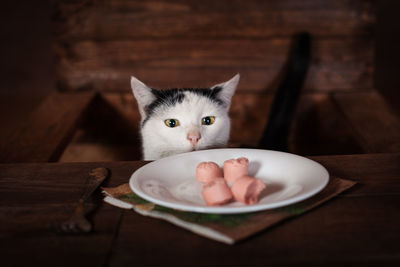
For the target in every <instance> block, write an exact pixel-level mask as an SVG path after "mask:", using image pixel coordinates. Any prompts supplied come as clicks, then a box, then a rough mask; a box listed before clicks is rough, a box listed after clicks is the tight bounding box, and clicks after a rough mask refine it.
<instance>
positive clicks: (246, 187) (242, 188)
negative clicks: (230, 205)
mask: <svg viewBox="0 0 400 267" xmlns="http://www.w3.org/2000/svg"><path fill="white" fill-rule="evenodd" d="M264 188H265V184H264V183H263V182H262V181H261V180H259V179H256V178H254V177H250V176H247V175H245V176H242V177H240V178H239V179H237V180H236V181H235V183H234V184H233V185H232V187H231V190H232V194H233V196H234V197H235V199H236V200H238V201H240V202H242V203H244V204H246V205H251V204H256V203H257V202H258V196H259V195H260V193H261V191H263V190H264Z"/></svg>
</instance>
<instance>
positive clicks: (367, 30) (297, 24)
mask: <svg viewBox="0 0 400 267" xmlns="http://www.w3.org/2000/svg"><path fill="white" fill-rule="evenodd" d="M57 3H58V5H57V6H56V8H55V16H54V18H55V22H56V27H55V30H56V33H57V35H58V36H59V38H60V39H61V40H63V41H67V42H69V41H71V40H73V41H75V40H87V39H90V40H92V39H95V40H110V39H112V40H131V39H146V38H179V39H186V38H196V39H207V38H208V39H220V38H265V37H270V36H291V35H293V34H295V33H298V32H299V31H308V32H310V33H311V34H312V35H318V36H365V35H371V33H372V28H373V24H374V23H375V20H376V19H375V14H374V12H373V8H374V1H361V0H352V1H349V0H339V1H319V0H313V1H312V0H308V1H301V2H299V1H296V0H285V1H279V0H278V1H262V0H251V1H228V0H223V1H212V0H207V1H201V2H199V1H195V0H190V1H185V0H174V1H121V0H111V1H105V0H91V1H84V0H80V1H57Z"/></svg>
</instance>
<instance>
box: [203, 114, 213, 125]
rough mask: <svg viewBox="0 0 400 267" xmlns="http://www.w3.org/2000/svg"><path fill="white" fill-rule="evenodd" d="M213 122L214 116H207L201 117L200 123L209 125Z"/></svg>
mask: <svg viewBox="0 0 400 267" xmlns="http://www.w3.org/2000/svg"><path fill="white" fill-rule="evenodd" d="M214 122H215V117H214V116H207V117H204V118H202V119H201V124H203V125H211V124H213V123H214Z"/></svg>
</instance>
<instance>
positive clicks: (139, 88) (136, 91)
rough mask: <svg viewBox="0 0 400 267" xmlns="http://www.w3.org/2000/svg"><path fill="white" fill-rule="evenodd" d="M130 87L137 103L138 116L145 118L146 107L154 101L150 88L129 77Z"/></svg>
mask: <svg viewBox="0 0 400 267" xmlns="http://www.w3.org/2000/svg"><path fill="white" fill-rule="evenodd" d="M131 87H132V92H133V95H134V96H135V98H136V100H137V102H138V106H139V112H140V115H142V117H145V115H146V109H147V106H148V105H150V104H151V103H152V102H153V101H154V100H155V99H156V97H155V96H154V95H153V93H152V92H151V88H150V87H148V86H147V85H145V84H144V83H142V82H141V81H139V80H138V79H137V78H136V77H133V76H131Z"/></svg>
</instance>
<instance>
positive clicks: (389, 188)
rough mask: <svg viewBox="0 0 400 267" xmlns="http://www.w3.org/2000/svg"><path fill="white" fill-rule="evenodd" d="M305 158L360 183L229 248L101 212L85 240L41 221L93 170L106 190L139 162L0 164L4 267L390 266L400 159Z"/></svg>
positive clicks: (67, 205)
mask: <svg viewBox="0 0 400 267" xmlns="http://www.w3.org/2000/svg"><path fill="white" fill-rule="evenodd" d="M312 159H313V160H316V161H318V162H320V163H321V164H323V165H324V166H325V167H326V168H327V169H328V171H329V172H330V173H331V174H332V175H340V176H342V177H344V178H351V179H352V180H355V181H357V182H358V183H359V185H356V186H355V187H354V188H353V189H351V190H350V191H349V192H346V193H345V194H343V195H341V196H339V197H337V198H335V199H333V200H331V201H329V202H328V203H326V204H324V205H323V206H321V207H320V208H318V209H315V210H313V211H311V212H308V213H306V214H304V215H302V216H300V217H298V218H296V219H293V220H289V221H287V222H285V223H282V224H280V225H278V226H276V227H274V228H271V229H269V230H268V231H264V232H261V233H260V234H259V235H257V236H255V237H253V238H251V239H248V240H245V241H243V242H242V243H239V244H236V245H235V246H226V245H224V244H221V243H217V242H213V241H211V240H208V239H205V238H202V237H199V236H197V235H194V234H192V233H190V232H188V231H185V230H182V229H180V228H179V227H176V226H173V225H171V224H169V223H167V222H165V221H161V220H156V219H151V218H148V217H144V216H141V215H139V214H136V213H134V212H133V211H121V210H120V209H118V208H115V207H111V206H108V205H103V206H101V207H100V208H99V209H98V211H97V212H96V213H95V214H94V216H93V220H94V225H95V232H94V233H93V234H92V235H86V236H59V235H56V234H54V233H52V232H51V231H50V230H49V228H48V223H49V222H53V221H58V219H63V218H67V217H68V213H69V211H72V209H73V203H74V201H76V200H77V199H78V198H79V195H80V192H81V191H82V189H83V186H84V183H85V179H86V177H87V174H88V172H89V171H90V170H91V169H93V168H96V167H100V166H101V167H106V168H109V169H110V170H111V174H112V175H111V177H110V179H108V180H107V181H106V184H105V186H108V187H112V186H117V185H120V184H122V183H126V182H127V180H128V179H129V177H130V175H131V174H132V173H133V172H134V171H135V170H136V169H138V168H139V167H141V166H143V165H144V164H145V163H146V162H142V161H134V162H109V163H62V164H60V163H56V164H54V163H40V164H0V194H1V195H2V196H3V197H2V198H0V218H1V219H2V224H1V227H0V236H1V237H2V241H3V242H2V243H1V245H0V256H1V257H2V262H3V263H5V264H9V263H13V264H14V265H26V264H27V263H29V264H33V265H35V264H42V266H47V265H49V262H50V264H51V265H54V262H57V265H58V266H71V265H74V266H75V265H86V266H87V265H91V266H104V265H107V266H126V265H128V264H129V265H141V266H144V265H154V264H167V265H172V264H174V265H177V264H179V265H208V264H209V263H210V262H211V263H213V264H218V265H220V266H232V265H235V264H236V265H238V264H239V265H260V266H262V265H265V264H268V266H287V265H290V264H293V265H294V264H296V265H298V264H299V263H301V264H303V265H307V266H309V265H313V264H315V265H324V266H337V265H338V264H340V265H346V264H351V265H352V266H377V265H393V266H396V265H398V264H399V262H400V258H398V251H399V244H398V240H399V238H400V236H399V234H400V233H399V231H397V229H398V221H399V213H398V203H399V201H400V183H399V181H400V179H399V174H400V165H399V164H398V163H399V161H400V154H398V153H397V154H395V153H392V154H365V155H347V156H324V157H312ZM171 244H173V245H171ZM266 246H267V247H268V248H269V249H267V250H266V249H265V248H266ZM288 251H289V253H288ZM204 255H207V257H204Z"/></svg>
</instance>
